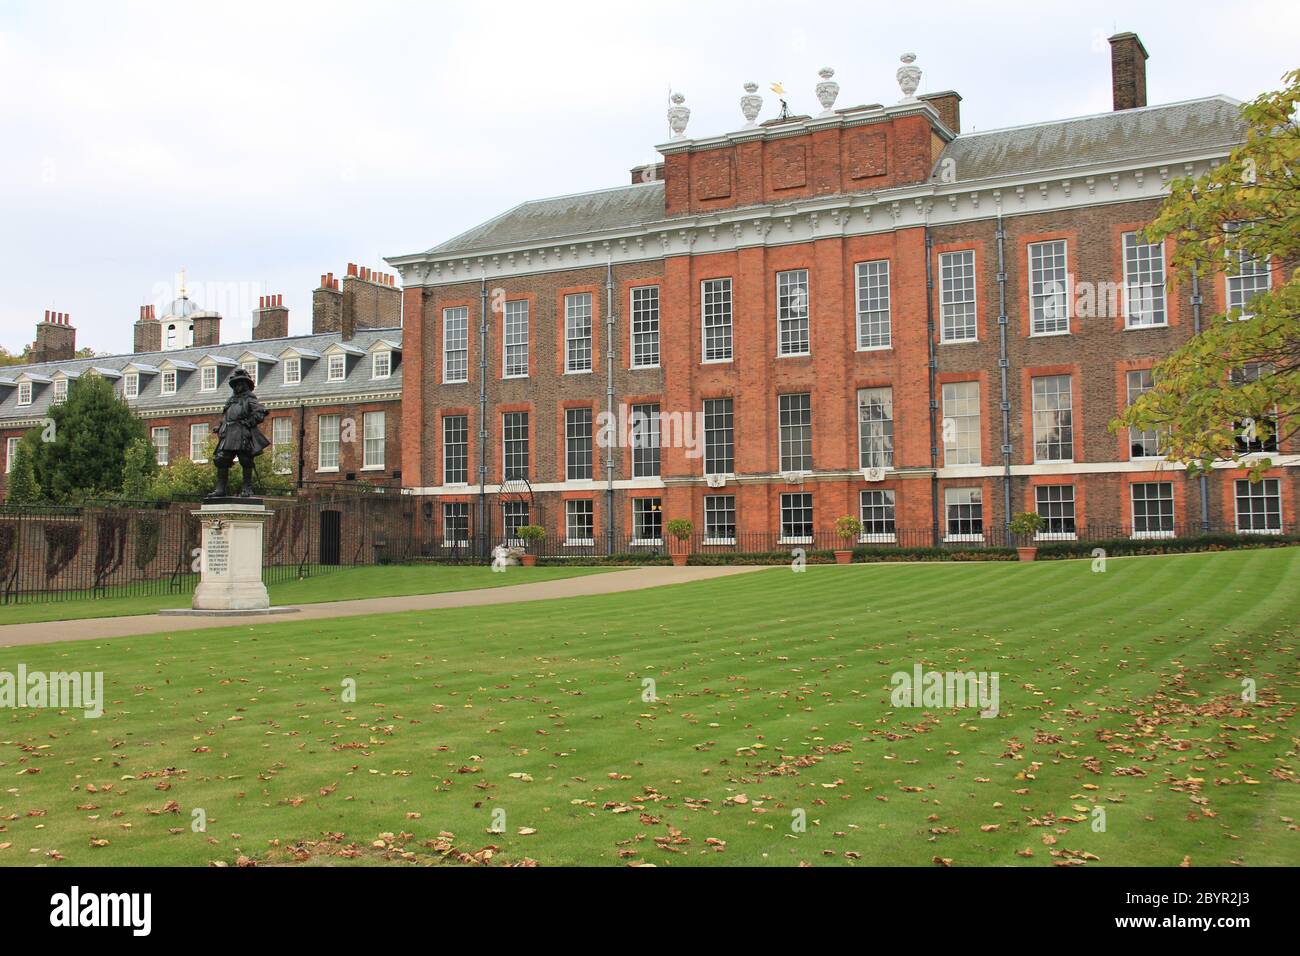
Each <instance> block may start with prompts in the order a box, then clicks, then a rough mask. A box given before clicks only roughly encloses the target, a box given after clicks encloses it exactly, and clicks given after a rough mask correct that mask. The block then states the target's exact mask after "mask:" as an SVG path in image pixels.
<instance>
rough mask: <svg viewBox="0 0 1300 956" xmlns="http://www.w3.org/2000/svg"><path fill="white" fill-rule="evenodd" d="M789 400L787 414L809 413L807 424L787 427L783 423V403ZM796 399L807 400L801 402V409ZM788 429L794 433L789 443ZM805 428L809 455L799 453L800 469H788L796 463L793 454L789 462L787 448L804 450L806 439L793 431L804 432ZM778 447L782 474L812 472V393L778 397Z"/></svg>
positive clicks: (789, 394) (791, 424) (799, 423)
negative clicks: (797, 447)
mask: <svg viewBox="0 0 1300 956" xmlns="http://www.w3.org/2000/svg"><path fill="white" fill-rule="evenodd" d="M787 399H789V400H790V401H789V408H788V411H787V413H788V414H789V415H793V414H794V413H795V412H803V411H807V413H808V420H807V421H806V422H797V423H796V422H791V423H790V424H788V425H787V424H786V423H785V422H783V421H782V420H781V414H782V403H785V402H786V400H787ZM795 399H805V400H806V403H805V402H802V401H801V402H799V403H798V404H799V406H800V407H795V401H794V400H795ZM787 428H790V429H792V432H791V438H790V440H789V441H787V440H786V436H785V430H786V429H787ZM805 428H806V429H807V442H808V453H807V455H804V454H803V452H802V451H800V452H799V455H798V457H799V459H800V467H798V468H787V467H786V465H787V464H790V465H793V464H795V462H794V460H793V459H794V455H793V454H791V456H790V458H789V460H788V461H787V455H786V448H787V446H789V447H790V448H793V447H794V446H795V445H796V444H797V445H798V446H799V447H800V448H802V446H803V443H804V438H803V436H802V435H801V434H798V433H796V432H794V431H793V429H800V430H802V429H805ZM776 447H777V464H778V466H779V468H780V470H781V472H782V474H784V473H787V472H800V473H802V472H810V471H812V469H813V408H812V392H787V393H784V394H781V395H778V396H777V397H776ZM805 458H806V459H807V461H806V462H805V461H803V459H805ZM805 464H806V465H807V467H803V465H805Z"/></svg>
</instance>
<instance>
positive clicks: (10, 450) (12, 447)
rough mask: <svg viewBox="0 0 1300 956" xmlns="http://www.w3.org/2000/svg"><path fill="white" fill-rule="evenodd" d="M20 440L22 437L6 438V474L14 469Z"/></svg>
mask: <svg viewBox="0 0 1300 956" xmlns="http://www.w3.org/2000/svg"><path fill="white" fill-rule="evenodd" d="M20 441H22V439H21V438H12V437H10V438H6V439H5V474H6V475H7V474H9V473H10V472H11V471H13V470H14V455H16V454H18V443H19V442H20Z"/></svg>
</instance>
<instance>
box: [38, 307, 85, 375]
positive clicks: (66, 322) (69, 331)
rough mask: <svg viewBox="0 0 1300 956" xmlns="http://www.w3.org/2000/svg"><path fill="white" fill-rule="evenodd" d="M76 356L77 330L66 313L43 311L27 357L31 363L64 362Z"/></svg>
mask: <svg viewBox="0 0 1300 956" xmlns="http://www.w3.org/2000/svg"><path fill="white" fill-rule="evenodd" d="M76 354H77V330H76V329H75V328H74V327H73V325H72V322H71V320H70V319H69V318H68V314H67V313H66V312H51V311H50V310H49V309H46V310H45V318H44V319H43V320H42V321H40V322H37V323H36V341H35V342H34V343H33V344H32V348H31V351H30V352H29V353H28V357H29V359H30V360H31V361H33V362H66V361H68V360H69V359H71V358H74V357H75V356H76Z"/></svg>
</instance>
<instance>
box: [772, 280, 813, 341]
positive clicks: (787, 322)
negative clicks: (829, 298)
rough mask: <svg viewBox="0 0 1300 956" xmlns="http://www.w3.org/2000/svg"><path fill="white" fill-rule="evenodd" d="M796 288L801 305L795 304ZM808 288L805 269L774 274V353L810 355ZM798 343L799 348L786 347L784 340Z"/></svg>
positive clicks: (810, 334)
mask: <svg viewBox="0 0 1300 956" xmlns="http://www.w3.org/2000/svg"><path fill="white" fill-rule="evenodd" d="M800 289H802V292H803V307H802V309H800V307H799V302H798V299H799V293H800ZM811 298H812V289H811V287H810V285H809V282H808V270H807V269H786V270H784V271H782V272H778V273H777V274H776V355H777V358H790V357H792V356H797V355H811V354H812V309H811V308H810V302H811ZM787 341H789V343H790V344H791V345H802V346H803V348H802V349H794V348H787V347H786V343H787Z"/></svg>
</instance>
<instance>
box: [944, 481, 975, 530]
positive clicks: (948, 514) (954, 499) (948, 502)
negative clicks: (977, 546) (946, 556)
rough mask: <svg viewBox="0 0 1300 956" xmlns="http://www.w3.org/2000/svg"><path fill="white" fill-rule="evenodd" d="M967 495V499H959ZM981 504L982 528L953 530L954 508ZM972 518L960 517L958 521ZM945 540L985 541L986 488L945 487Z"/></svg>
mask: <svg viewBox="0 0 1300 956" xmlns="http://www.w3.org/2000/svg"><path fill="white" fill-rule="evenodd" d="M962 496H965V498H966V500H965V501H961V500H958V499H960V498H961V497H962ZM975 505H979V509H980V530H979V531H978V532H975V531H952V530H951V528H952V521H953V517H952V509H953V508H973V507H974V506H975ZM961 520H965V521H970V520H971V519H970V518H969V517H968V518H965V519H961V518H958V521H961ZM943 532H944V534H943V540H944V541H957V542H960V541H983V540H984V489H983V488H945V489H944V490H943Z"/></svg>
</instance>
